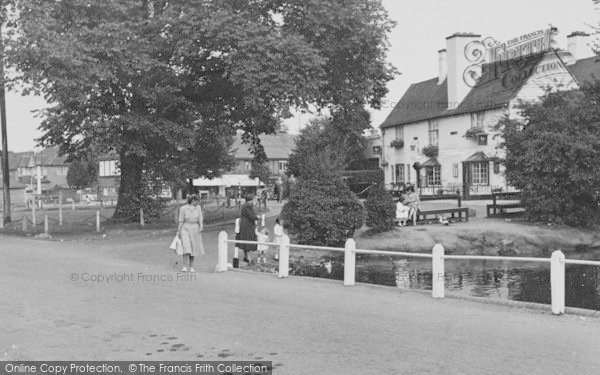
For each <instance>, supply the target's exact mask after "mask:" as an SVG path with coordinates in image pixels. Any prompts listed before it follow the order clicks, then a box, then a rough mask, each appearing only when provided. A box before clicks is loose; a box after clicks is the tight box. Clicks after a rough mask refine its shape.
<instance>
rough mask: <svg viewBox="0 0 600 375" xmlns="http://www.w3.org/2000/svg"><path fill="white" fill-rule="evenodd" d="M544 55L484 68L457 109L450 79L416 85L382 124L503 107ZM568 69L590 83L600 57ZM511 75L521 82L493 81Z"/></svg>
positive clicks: (598, 70)
mask: <svg viewBox="0 0 600 375" xmlns="http://www.w3.org/2000/svg"><path fill="white" fill-rule="evenodd" d="M551 53H555V54H556V52H551ZM544 56H545V54H537V55H531V56H528V57H526V58H522V59H519V60H513V61H508V62H503V63H500V64H486V65H484V66H483V67H482V71H483V77H482V79H480V80H479V83H478V84H477V85H476V86H475V87H473V88H472V89H471V90H470V91H469V93H468V94H467V96H466V97H465V98H464V99H463V101H462V102H461V103H460V105H458V107H457V108H448V82H447V80H445V81H444V82H442V83H441V84H438V79H437V78H433V79H430V80H427V81H423V82H419V83H415V84H412V85H411V86H410V87H409V88H408V90H406V93H405V94H404V96H403V97H402V99H400V101H399V102H398V104H397V105H396V107H395V108H394V109H393V110H392V112H391V113H390V114H389V115H388V117H387V118H386V120H385V121H384V122H383V124H381V128H382V129H385V128H389V127H393V126H397V125H403V124H409V123H414V122H419V121H425V120H432V119H435V118H439V117H447V116H454V115H459V114H465V113H471V112H479V111H483V110H489V109H493V108H501V107H503V106H505V105H507V104H509V103H510V101H511V100H513V99H514V98H515V97H516V95H517V94H518V92H519V90H520V89H521V87H522V85H523V84H524V83H525V82H527V80H528V79H529V77H530V76H531V75H532V74H533V72H534V69H533V68H535V66H536V65H537V64H538V63H539V62H540V61H541V59H542V58H543V57H544ZM559 58H560V56H559ZM566 68H567V70H568V71H569V72H570V73H571V75H572V76H573V77H575V79H576V80H577V81H578V82H579V83H581V82H585V81H590V80H592V79H593V78H594V77H598V78H599V79H600V61H599V59H598V58H597V57H592V58H588V59H583V60H579V61H577V62H576V63H575V64H573V65H570V66H566ZM513 73H514V74H513ZM507 75H509V76H515V77H517V76H518V79H516V80H513V81H512V82H511V84H510V85H505V84H504V82H503V80H502V79H497V78H496V79H493V78H494V77H499V76H507Z"/></svg>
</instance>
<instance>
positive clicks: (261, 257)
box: [256, 227, 269, 264]
mask: <svg viewBox="0 0 600 375" xmlns="http://www.w3.org/2000/svg"><path fill="white" fill-rule="evenodd" d="M256 240H257V241H258V242H259V244H258V246H257V250H258V255H257V258H256V263H257V264H260V263H261V261H262V263H263V264H266V263H267V257H266V255H265V254H266V252H267V250H268V249H269V245H263V244H261V242H269V230H268V229H267V228H264V227H263V229H262V230H261V231H260V232H259V231H258V230H257V231H256Z"/></svg>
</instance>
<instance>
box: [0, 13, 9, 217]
mask: <svg viewBox="0 0 600 375" xmlns="http://www.w3.org/2000/svg"><path fill="white" fill-rule="evenodd" d="M4 16H5V13H4V1H0V127H2V182H3V183H2V188H3V189H4V192H3V193H4V194H2V197H3V199H4V202H3V203H4V212H3V215H4V223H10V222H11V215H10V170H9V169H8V168H9V165H8V140H7V138H6V92H5V91H4V41H3V40H2V26H3V25H4Z"/></svg>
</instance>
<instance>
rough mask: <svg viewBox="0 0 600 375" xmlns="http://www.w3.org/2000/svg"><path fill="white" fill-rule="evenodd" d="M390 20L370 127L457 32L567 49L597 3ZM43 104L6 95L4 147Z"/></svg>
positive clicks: (546, 3)
mask: <svg viewBox="0 0 600 375" xmlns="http://www.w3.org/2000/svg"><path fill="white" fill-rule="evenodd" d="M383 4H384V6H385V7H386V8H387V9H388V12H389V15H390V18H391V19H393V20H394V21H396V22H397V25H396V27H395V29H394V30H393V32H392V33H391V34H390V35H389V41H390V45H391V46H390V51H389V54H388V61H389V62H390V63H391V64H392V65H394V66H395V67H396V68H397V69H398V70H399V71H400V73H401V74H400V75H398V76H396V78H395V79H394V80H393V81H391V82H389V83H388V89H389V93H388V95H387V96H386V97H385V98H384V100H383V103H384V104H383V106H382V107H383V108H382V109H381V110H378V111H375V110H372V111H371V114H372V118H371V119H372V125H373V126H374V127H378V126H379V125H380V124H381V123H382V122H383V121H384V120H385V118H386V117H387V115H388V114H389V113H390V112H391V110H392V109H393V106H394V104H395V103H396V102H398V101H399V100H400V98H401V97H402V95H403V94H404V92H405V91H406V89H407V88H408V86H409V85H410V84H411V83H416V82H420V81H424V80H427V79H431V78H434V77H436V76H437V74H438V52H437V51H438V50H440V49H442V48H445V47H446V37H447V36H449V35H452V34H454V33H456V32H473V33H477V34H481V35H482V37H488V36H491V37H494V38H495V39H496V40H499V41H506V40H509V39H512V38H513V37H518V36H520V35H523V34H527V33H530V32H532V31H536V30H539V29H547V28H548V27H549V26H550V25H552V26H554V27H557V28H558V30H559V34H558V36H557V38H556V40H557V42H558V46H559V47H561V48H566V46H567V41H566V36H567V35H569V34H570V33H571V32H573V31H587V32H590V31H591V29H590V27H589V25H598V23H599V22H600V9H599V8H600V5H594V4H593V1H592V0H503V1H498V0H383ZM44 106H45V102H44V100H43V99H41V98H39V97H23V96H21V95H20V94H19V93H17V92H9V93H7V123H8V128H7V129H8V145H9V147H8V148H9V150H11V151H27V150H32V149H34V147H35V144H36V142H35V138H38V137H39V136H40V135H41V133H40V132H39V131H38V130H37V127H38V126H39V123H40V121H41V119H39V118H36V117H34V115H33V113H32V112H31V111H32V110H36V109H40V108H43V107H44ZM309 119H310V115H306V114H305V115H296V117H295V118H293V119H290V120H288V121H287V122H286V124H287V125H288V127H289V130H290V132H297V131H298V130H299V128H301V127H303V126H304V125H305V124H306V123H307V122H308V120H309Z"/></svg>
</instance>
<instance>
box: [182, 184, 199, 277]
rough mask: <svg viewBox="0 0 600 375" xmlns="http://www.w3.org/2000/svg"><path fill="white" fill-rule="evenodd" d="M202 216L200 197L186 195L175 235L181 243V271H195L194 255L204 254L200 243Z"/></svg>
mask: <svg viewBox="0 0 600 375" xmlns="http://www.w3.org/2000/svg"><path fill="white" fill-rule="evenodd" d="M203 230H204V218H203V216H202V207H201V206H200V198H199V197H198V196H197V195H195V194H193V195H190V196H188V198H187V204H186V205H185V206H183V207H181V208H180V209H179V227H178V228H177V236H178V237H179V238H180V239H181V243H182V245H183V269H182V271H183V272H187V271H188V270H189V271H190V272H196V271H195V270H194V257H196V256H197V255H198V254H202V255H204V246H203V244H202V233H201V232H202V231H203Z"/></svg>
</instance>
